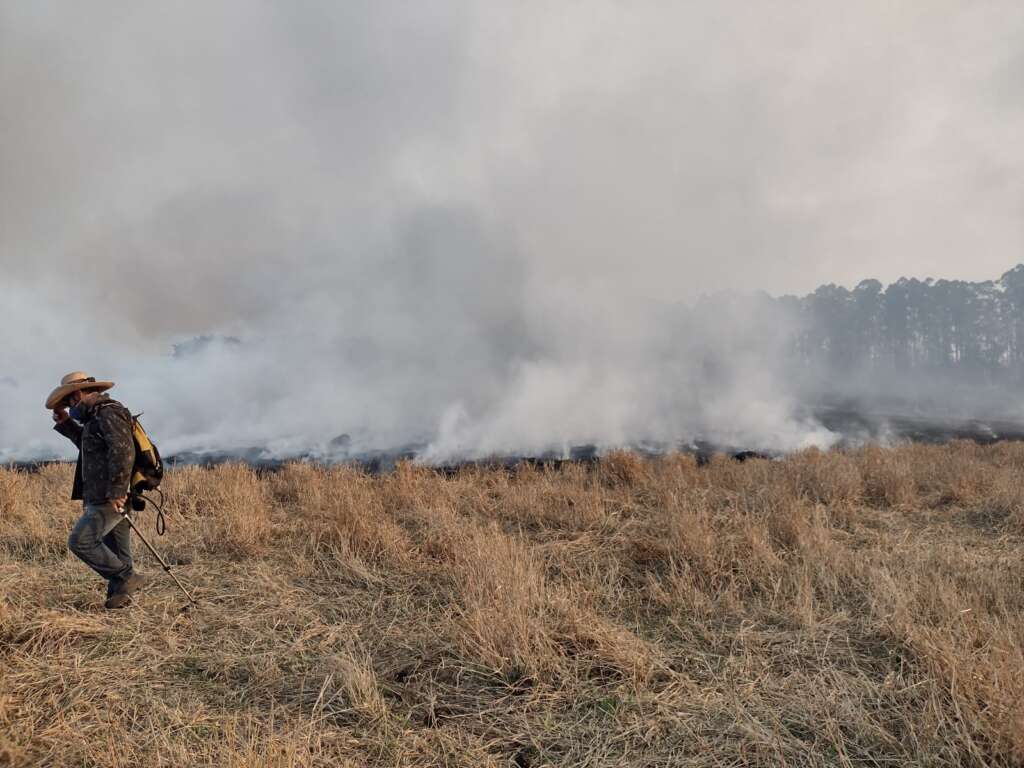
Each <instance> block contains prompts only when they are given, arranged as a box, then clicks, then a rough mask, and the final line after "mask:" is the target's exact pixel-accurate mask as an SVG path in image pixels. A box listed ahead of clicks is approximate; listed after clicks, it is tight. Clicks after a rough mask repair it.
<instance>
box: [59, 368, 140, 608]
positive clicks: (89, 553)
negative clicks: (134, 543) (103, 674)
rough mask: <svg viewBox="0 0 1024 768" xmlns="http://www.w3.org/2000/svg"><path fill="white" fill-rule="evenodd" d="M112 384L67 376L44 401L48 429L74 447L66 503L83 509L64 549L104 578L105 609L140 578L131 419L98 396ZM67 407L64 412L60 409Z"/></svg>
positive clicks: (127, 595) (124, 600)
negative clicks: (129, 516)
mask: <svg viewBox="0 0 1024 768" xmlns="http://www.w3.org/2000/svg"><path fill="white" fill-rule="evenodd" d="M112 386H114V382H112V381H96V379H95V378H93V377H91V376H87V375H86V374H84V373H82V372H81V371H75V372H74V373H69V374H68V375H67V376H65V377H64V378H63V379H61V382H60V386H58V387H57V388H56V389H54V390H53V392H51V393H50V396H49V397H47V398H46V407H47V408H48V409H50V410H51V411H53V420H54V422H56V423H55V424H54V426H53V428H54V429H55V430H57V431H58V432H59V433H60V434H62V435H64V436H65V437H66V438H68V439H69V440H70V441H71V442H73V443H74V444H75V445H76V446H77V447H78V463H77V464H76V466H75V482H74V487H73V488H72V490H71V498H72V499H81V500H82V501H83V502H84V507H85V510H84V512H83V514H82V516H81V517H80V518H79V519H78V522H77V523H75V527H74V528H73V529H72V531H71V536H70V537H69V538H68V549H70V550H71V551H72V552H74V553H75V554H76V555H77V556H78V557H79V558H81V559H82V560H83V561H84V562H85V564H86V565H88V566H89V567H90V568H92V569H93V570H94V571H96V573H98V574H99V575H100V576H102V577H103V578H104V579H106V580H107V601H106V603H104V605H105V606H106V607H107V608H122V607H124V606H125V605H127V604H128V603H129V602H130V601H131V595H132V593H133V592H136V591H138V589H139V588H140V587H141V586H142V585H143V583H144V582H145V580H146V578H145V576H143V575H142V574H141V573H135V571H134V570H133V569H132V554H131V542H130V538H131V528H130V526H129V525H128V521H127V520H125V519H124V518H123V517H122V516H121V513H122V510H124V511H127V502H128V483H129V480H130V478H131V474H132V467H133V466H134V463H135V443H134V441H133V439H132V417H131V414H130V413H129V412H128V409H127V408H125V407H124V406H123V405H121V403H119V402H117V401H116V400H113V399H111V398H110V397H109V396H108V395H105V394H103V393H104V392H105V391H106V390H108V389H110V388H111V387H112ZM67 408H70V409H71V410H70V412H69V411H68V410H66V409H67Z"/></svg>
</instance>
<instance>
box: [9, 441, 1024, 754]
mask: <svg viewBox="0 0 1024 768" xmlns="http://www.w3.org/2000/svg"><path fill="white" fill-rule="evenodd" d="M165 486H166V491H167V494H168V499H169V504H168V507H169V512H170V515H169V520H168V533H167V535H166V536H164V537H162V538H160V537H156V536H155V535H153V517H152V513H151V512H149V511H147V512H145V513H142V515H141V517H140V524H141V525H142V527H143V529H144V531H145V532H146V533H147V534H150V535H152V540H153V541H154V543H155V544H156V546H157V547H158V548H159V549H161V550H162V551H163V552H164V553H165V554H166V556H167V557H168V559H169V560H170V561H171V562H172V563H173V564H175V569H176V572H177V573H179V574H180V575H181V576H182V577H183V578H184V579H186V580H187V581H188V582H189V583H190V584H192V585H193V586H194V587H195V590H196V592H197V594H198V596H199V598H200V600H201V606H200V607H198V608H196V609H193V610H189V611H184V612H183V611H182V610H181V609H182V606H183V604H184V599H183V597H182V595H181V594H180V593H179V592H178V591H177V590H176V588H175V587H174V584H173V583H172V582H171V581H170V579H169V578H167V576H166V575H165V574H163V573H162V572H161V571H160V570H159V568H158V567H157V565H156V563H155V562H154V561H153V559H152V558H151V557H150V556H149V554H148V553H146V552H145V551H144V549H143V548H142V545H141V544H140V543H139V542H138V541H137V540H136V542H135V549H136V552H137V553H138V560H139V562H140V567H141V569H142V570H144V571H145V572H147V573H149V574H150V575H151V576H152V581H151V582H150V584H149V586H148V587H147V588H146V590H145V591H144V593H143V594H142V595H141V596H140V597H138V598H137V600H136V602H135V604H134V605H133V606H132V607H130V608H128V609H127V610H122V611H105V610H104V609H103V607H102V600H103V597H102V593H101V587H102V583H101V582H100V580H99V579H98V578H97V577H96V576H95V575H94V574H92V573H91V572H90V571H88V570H87V569H86V568H85V566H84V565H82V564H81V563H80V562H78V561H77V560H76V559H74V558H73V557H72V556H71V555H70V554H68V552H67V551H66V547H65V543H66V539H67V534H68V531H69V528H70V525H71V523H72V521H73V520H74V518H75V517H76V516H77V514H78V512H79V507H78V505H77V504H75V503H72V502H70V501H68V500H67V499H66V496H67V494H68V490H69V487H70V469H69V468H68V467H67V466H60V465H54V466H48V467H45V468H43V469H42V470H41V471H39V472H38V473H34V474H28V473H22V472H15V471H10V470H0V765H15V766H17V765H26V766H28V765H31V766H104V767H111V766H133V767H134V766H139V765H146V766H154V767H155V766H198V765H216V766H234V767H237V768H241V767H242V766H247V767H253V768H254V767H256V766H261V767H262V766H359V767H361V766H474V767H477V766H518V767H519V768H523V767H525V766H530V767H531V768H536V767H537V766H637V767H639V766H685V765H694V766H737V765H793V766H798V765H839V766H998V765H1024V655H1022V654H1024V547H1022V544H1024V444H1000V445H994V446H989V447H980V446H976V445H973V444H968V443H956V444H951V445H948V446H943V447H936V446H930V447H929V446H904V447H900V448H896V449H892V450H888V449H880V448H876V447H869V448H865V449H861V450H858V451H855V452H851V453H819V452H817V451H810V452H805V453H801V454H798V455H794V456H791V457H790V458H788V459H786V460H783V461H763V460H755V461H749V462H746V463H742V464H741V463H737V462H734V461H731V460H729V459H725V458H722V459H715V460H714V461H712V463H711V464H710V465H709V466H706V467H698V466H697V465H696V464H695V462H694V461H693V459H692V458H690V457H687V456H670V457H666V458H663V459H659V460H652V461H647V460H641V459H639V458H637V457H635V456H633V455H630V454H615V455H611V456H609V457H607V458H605V459H604V460H602V461H601V462H600V463H598V464H595V465H591V466H583V465H579V466H576V465H572V466H567V467H563V468H562V469H560V470H558V471H555V470H538V469H536V468H531V467H520V468H518V469H517V471H515V472H506V471H499V470H484V469H473V468H468V469H465V470H463V471H461V472H459V473H457V474H455V475H454V476H445V475H441V474H438V473H435V472H432V471H431V470H429V469H425V468H420V467H414V466H411V465H404V466H400V467H399V469H398V470H397V471H396V472H394V473H393V474H390V475H386V476H381V477H370V476H367V475H365V474H362V473H360V472H357V471H354V470H352V469H349V468H341V467H336V468H317V467H314V466H309V465H302V464H294V465H289V466H287V467H286V468H284V469H283V470H281V471H279V472H275V473H267V474H263V475H257V474H255V473H254V472H253V471H252V470H250V469H249V468H247V467H245V466H240V465H226V466H220V467H217V468H215V469H198V468H181V469H176V470H174V471H173V472H172V473H170V475H169V477H168V479H167V480H166V481H165Z"/></svg>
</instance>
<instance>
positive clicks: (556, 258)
mask: <svg viewBox="0 0 1024 768" xmlns="http://www.w3.org/2000/svg"><path fill="white" fill-rule="evenodd" d="M1022 136H1024V7H1022V6H1021V5H1020V3H1018V2H951V1H948V0H930V1H929V2H902V3H891V2H859V3H846V2H805V3H802V2H787V3H756V4H752V3H740V2H657V1H656V0H651V1H650V2H640V3H628V4H627V3H622V2H618V1H613V0H587V1H586V2H573V1H572V0H557V2H542V1H539V0H526V1H525V2H517V3H498V2H459V1H458V0H438V1H437V2H431V3H395V2H383V1H376V2H349V3H337V2H317V1H315V0H312V1H309V2H294V3H287V4H282V3H270V2H263V3H260V2H251V1H249V0H246V1H245V2H242V1H241V0H227V1H225V2H214V3H173V4H170V3H156V2H140V3H133V4H130V5H125V4H122V3H117V4H114V3H103V2H97V3H90V4H88V6H86V5H83V4H68V3H54V2H33V3H20V4H15V3H2V4H0V169H2V174H0V267H2V269H3V282H2V284H0V300H2V307H0V321H3V322H4V323H5V327H6V328H8V329H11V330H13V329H17V330H18V331H19V332H18V333H9V334H8V336H7V339H6V341H5V344H4V346H3V347H0V376H10V377H13V378H14V379H15V380H16V381H17V382H18V386H17V387H16V388H15V392H13V393H11V394H10V397H12V398H14V402H16V403H18V404H19V405H20V404H22V400H23V401H24V406H25V407H26V408H27V407H29V404H30V403H31V404H33V406H32V407H35V405H34V402H35V399H41V396H38V390H39V389H40V388H47V389H48V385H49V383H50V382H51V381H54V380H55V379H57V378H59V376H60V375H61V374H62V373H64V372H65V369H70V368H72V367H80V366H86V367H90V368H94V369H99V368H104V369H105V370H107V371H112V372H113V373H117V374H118V375H120V376H121V377H122V378H124V377H126V376H133V375H136V376H138V383H137V389H136V392H139V393H144V392H155V391H157V390H154V389H152V388H153V387H157V386H158V385H157V384H156V383H155V381H154V380H155V379H156V378H158V375H159V374H158V371H160V370H161V369H159V366H160V365H164V363H163V362H160V361H159V360H156V358H158V357H159V355H161V354H163V353H165V352H166V350H167V349H168V347H169V345H170V343H172V342H174V341H178V340H181V339H183V338H187V337H189V336H192V335H194V334H199V333H207V332H213V333H229V334H236V335H239V336H241V337H243V338H246V339H254V340H259V342H260V344H261V346H260V349H261V352H260V354H259V356H255V357H254V356H252V355H250V356H249V357H247V358H246V359H245V362H244V364H242V363H234V364H231V365H227V364H225V363H223V361H221V362H220V363H218V366H217V369H216V372H213V371H210V370H203V371H202V372H201V375H200V373H198V372H194V375H195V381H194V383H193V384H189V385H188V386H187V387H186V389H187V395H188V396H187V397H186V398H185V399H184V400H176V401H175V405H176V408H175V409H176V410H177V411H178V412H179V413H182V412H185V411H190V412H193V413H200V416H197V417H196V420H197V421H198V422H202V423H207V422H209V418H210V414H209V413H207V412H205V411H202V410H201V409H200V408H199V406H198V405H197V403H199V402H201V401H208V400H210V399H211V398H212V399H214V400H216V401H217V403H218V408H219V407H220V406H221V405H223V407H224V409H227V410H228V411H229V412H230V413H231V416H232V418H233V417H234V416H236V415H237V414H236V413H235V412H234V411H232V410H231V406H230V404H228V403H226V402H224V403H221V400H220V397H221V395H219V394H214V393H220V392H222V391H224V390H225V388H227V387H228V385H229V383H230V384H231V385H232V386H236V387H237V386H242V387H243V389H244V388H245V387H250V386H254V385H252V384H251V383H249V382H251V381H252V380H253V379H254V378H255V379H258V378H259V376H260V372H262V371H265V370H267V369H270V370H273V371H276V372H277V375H281V372H282V371H293V372H295V373H297V374H299V375H300V376H301V377H302V378H303V380H304V381H306V382H309V381H314V382H324V381H335V382H339V386H341V387H342V391H344V393H345V398H346V400H347V401H348V402H349V405H348V406H346V407H342V412H341V413H339V416H338V419H337V422H338V424H337V426H338V427H339V428H340V427H342V426H344V425H345V424H346V423H348V422H350V421H352V420H354V419H355V417H356V416H357V415H359V416H360V418H363V417H366V418H365V419H364V420H366V421H375V422H390V423H389V426H390V427H392V428H394V429H395V430H396V434H407V433H411V432H413V431H415V429H413V428H412V427H411V426H410V424H411V423H412V422H413V421H415V422H417V426H416V429H428V430H429V429H433V428H435V427H436V425H437V423H438V421H441V420H443V419H444V416H443V414H445V413H449V414H450V413H453V412H462V411H460V410H459V409H463V411H465V412H468V413H470V414H473V413H475V412H478V411H480V410H482V409H486V408H493V407H494V403H495V402H496V401H501V402H505V400H507V399H508V398H512V399H513V400H515V398H516V397H518V396H519V395H521V392H519V391H518V390H514V388H513V389H508V386H507V382H508V381H509V380H518V379H517V378H516V377H521V376H522V375H523V374H522V370H520V369H515V370H512V369H511V368H510V367H509V366H513V367H514V366H515V365H518V364H521V363H522V362H523V361H527V362H530V363H535V362H536V361H538V360H542V361H548V362H550V363H551V364H552V365H554V367H555V368H556V369H557V370H559V371H562V372H563V373H564V372H565V370H568V369H569V368H571V367H572V365H575V364H577V363H580V359H582V364H583V366H584V368H585V369H586V370H587V373H586V376H590V375H592V374H593V368H594V366H598V367H601V366H603V365H604V364H605V363H604V356H606V351H593V350H595V349H597V350H604V349H605V346H606V344H605V342H606V341H607V340H608V339H613V340H614V339H618V340H619V341H618V342H614V341H613V342H610V343H609V344H610V347H611V348H613V349H620V348H621V349H626V348H630V347H633V346H636V344H637V342H638V340H643V341H644V342H645V343H646V340H649V338H650V337H649V335H647V331H648V330H649V321H648V320H646V319H644V318H643V317H642V316H641V314H639V313H638V312H637V311H635V307H638V306H643V305H644V304H645V302H647V301H648V300H650V299H656V300H659V301H675V300H687V299H690V298H692V297H694V296H695V295H697V294H700V293H703V292H707V291H712V290H716V289H720V288H724V287H733V288H739V289H742V290H753V289H765V290H768V291H770V292H773V293H781V292H806V291H810V290H813V288H814V287H815V286H816V285H818V284H820V283H823V282H839V283H844V284H847V285H852V284H854V283H856V282H857V281H858V280H860V279H862V278H865V277H875V278H879V279H881V280H883V281H890V280H893V279H895V278H897V277H899V276H901V275H914V276H919V277H925V276H933V277H946V278H964V279H985V278H990V277H991V278H994V277H998V276H999V275H1000V274H1001V273H1002V272H1004V271H1006V270H1007V269H1009V268H1010V267H1012V266H1013V265H1014V264H1016V263H1018V262H1020V261H1024V142H1022V141H1021V140H1020V139H1021V137H1022ZM552 329H557V330H552ZM297 339H301V340H302V341H297ZM641 346H642V344H641ZM580 350H591V352H590V353H589V354H590V356H589V357H588V356H587V354H584V353H581V352H580ZM360 355H362V357H360ZM370 357H372V358H373V360H375V361H377V362H376V363H375V365H378V368H377V369H374V365H371V364H370V363H368V362H367V360H368V359H369V358H370ZM314 358H315V359H320V360H328V361H335V362H334V363H328V362H321V363H317V364H313V363H312V362H310V361H311V360H313V359H314ZM610 359H613V361H615V362H621V360H619V359H618V358H616V356H615V355H611V356H610ZM151 360H156V362H153V363H152V365H153V366H156V367H147V366H150V362H148V361H151ZM354 360H363V362H364V365H363V366H362V367H361V368H360V372H359V373H355V372H353V368H354V367H355V365H354V363H353V361H354ZM384 360H386V361H388V364H387V365H384V364H383V363H382V362H381V361H384ZM510 361H511V362H510ZM648 362H650V361H648ZM599 363H600V364H599ZM652 366H653V367H652ZM614 367H615V366H613V365H611V364H609V367H608V370H612V369H613V368H614ZM640 367H641V368H645V366H643V365H641V366H640ZM646 368H650V370H651V371H653V372H655V373H656V372H657V371H658V369H657V366H656V365H654V364H653V363H652V364H651V365H649V366H646ZM646 368H645V369H646ZM371 370H372V371H373V373H368V371H371ZM601 370H605V369H604V368H601ZM616 370H617V369H616ZM655 373H652V377H655V378H656V376H655ZM102 375H105V374H102ZM581 375H582V374H581ZM173 376H176V377H179V383H181V384H182V386H185V384H186V383H187V382H188V381H191V379H189V377H188V376H185V375H183V373H182V372H181V371H180V370H178V371H176V372H175V373H174V374H173ZM555 380H556V381H555V383H554V384H552V386H555V387H556V388H557V387H558V386H559V385H558V384H557V381H558V376H555ZM211 382H212V383H211ZM243 382H244V383H243ZM160 386H164V385H163V384H161V385H160ZM286 386H291V385H286V384H284V383H283V382H282V381H281V380H275V383H274V384H273V385H272V386H270V387H269V388H270V392H265V391H264V390H263V389H262V388H258V389H256V390H253V391H252V392H250V391H249V390H247V389H246V390H245V391H246V392H248V393H249V394H250V395H251V397H252V398H254V402H257V403H259V404H260V407H261V408H262V409H263V410H264V411H265V412H268V411H273V412H275V413H276V412H277V410H280V409H282V408H283V406H282V405H281V404H280V401H279V396H278V394H277V393H278V391H279V390H281V389H282V388H286ZM542 389H543V388H542ZM159 391H161V392H162V391H163V390H159ZM545 391H547V390H545ZM517 393H518V394H517ZM43 394H45V393H43ZM321 396H322V397H327V398H332V397H338V396H339V395H338V394H337V391H336V390H332V389H331V388H330V387H328V386H327V385H326V384H315V385H313V384H310V385H309V386H308V388H307V389H305V390H303V397H306V398H313V397H321ZM621 396H622V397H623V398H624V399H627V400H628V399H629V398H630V397H635V396H636V393H635V392H633V393H629V394H628V395H621ZM411 397H412V398H414V399H417V400H418V401H420V403H421V405H422V406H423V407H421V408H420V409H419V411H423V412H429V413H430V414H431V415H430V416H427V415H425V413H419V412H418V413H417V415H416V417H415V418H413V417H412V416H410V413H409V411H408V406H404V407H398V406H396V405H394V403H395V402H398V401H403V402H404V401H408V400H409V399H410V398H411ZM615 397H617V395H614V394H610V393H607V392H606V393H604V394H603V395H601V396H600V397H597V398H595V402H594V406H593V407H594V408H595V409H596V408H599V407H601V403H604V404H606V405H607V404H608V403H609V402H610V401H612V400H614V399H615ZM172 399H173V397H172ZM382 399H384V400H386V401H388V402H390V403H391V404H392V406H390V407H389V408H387V409H382V410H381V411H379V412H378V411H376V410H373V406H372V405H371V403H373V402H378V401H380V400H382ZM540 399H543V398H540ZM517 402H518V401H517ZM190 409H191V410H190ZM197 409H199V410H197ZM526 411H527V412H529V413H532V411H530V409H529V408H527V409H526ZM626 411H628V408H624V409H623V413H625V412H626ZM367 413H372V418H370V417H367V416H366V415H367ZM43 415H45V414H43ZM633 416H635V414H633V415H631V416H629V417H628V418H626V417H624V419H625V422H628V421H629V420H630V418H633ZM662 416H664V414H663V413H661V414H659V415H658V417H657V418H661V417H662ZM7 418H8V421H7V422H5V423H0V429H3V430H5V431H6V435H10V436H11V437H8V438H0V442H4V441H5V440H6V441H7V442H10V443H11V445H7V446H4V447H6V448H7V449H8V450H13V448H12V445H13V444H14V443H17V444H18V445H22V444H25V443H26V441H29V439H30V438H29V435H32V434H35V433H36V432H37V431H38V429H39V425H38V424H37V423H36V417H35V416H33V421H27V420H21V419H20V417H19V418H18V420H13V417H10V416H8V417H7ZM166 418H167V420H166V423H167V424H168V429H171V428H172V424H173V425H176V426H173V428H174V429H176V430H178V432H179V433H180V434H181V435H182V436H184V435H185V434H186V432H189V430H192V431H195V429H196V426H195V424H194V423H192V422H187V420H186V421H184V422H173V420H171V419H170V417H166ZM452 418H454V417H449V419H448V422H445V423H449V422H451V419H452ZM468 418H469V420H470V421H473V419H474V418H475V417H473V416H470V417H468ZM524 418H526V417H524ZM544 418H547V417H546V416H545V417H544ZM580 418H581V421H583V422H585V421H587V419H588V418H590V416H584V417H580ZM279 419H280V421H281V427H280V429H275V430H272V432H273V433H274V434H278V433H280V434H281V435H285V434H291V433H292V432H294V431H295V429H298V430H299V431H301V430H302V429H304V428H305V427H303V426H301V425H299V426H297V427H295V429H292V427H290V426H288V425H287V418H285V417H284V416H283V415H282V416H280V417H279ZM420 420H422V422H423V423H422V424H421V423H420ZM526 420H527V421H529V418H526ZM541 420H543V419H541ZM456 421H457V419H456ZM625 422H624V423H625ZM275 423H277V422H275ZM431 425H433V426H431ZM620 428H621V429H626V427H625V426H623V425H622V424H619V425H618V426H616V427H615V429H620ZM556 431H557V430H556ZM611 431H612V432H614V431H615V430H614V429H613V430H611ZM33 439H34V438H33ZM48 439H49V438H40V440H42V441H43V442H42V443H40V445H44V446H52V445H56V443H52V442H47V440H48ZM183 439H184V437H183Z"/></svg>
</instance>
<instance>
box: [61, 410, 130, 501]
mask: <svg viewBox="0 0 1024 768" xmlns="http://www.w3.org/2000/svg"><path fill="white" fill-rule="evenodd" d="M53 428H54V429H55V430H57V431H58V432H60V433H61V434H62V435H64V437H66V438H68V440H70V441H71V442H73V443H74V444H75V445H76V446H78V464H77V465H76V466H75V484H74V487H73V488H72V490H71V498H72V499H84V500H85V502H86V503H87V504H98V503H101V502H103V501H106V500H107V499H116V498H119V497H121V496H126V495H127V494H128V482H129V480H130V479H131V474H132V467H133V466H134V464H135V442H134V440H133V439H132V416H131V414H130V413H129V412H128V409H127V408H125V407H124V406H123V405H121V404H120V403H119V402H117V400H112V399H111V398H109V397H107V396H106V395H102V396H100V398H99V399H98V400H97V401H96V402H95V403H93V404H92V405H91V406H89V407H88V408H86V409H85V416H84V418H83V419H82V423H81V424H79V423H78V422H77V421H75V420H74V419H66V420H64V421H63V422H61V423H60V424H55V425H54V426H53Z"/></svg>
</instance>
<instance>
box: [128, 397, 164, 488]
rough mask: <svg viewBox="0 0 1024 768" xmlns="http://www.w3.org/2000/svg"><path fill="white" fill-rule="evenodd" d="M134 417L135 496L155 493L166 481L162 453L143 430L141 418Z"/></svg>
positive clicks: (133, 477) (132, 486) (133, 483)
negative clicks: (164, 480) (147, 492)
mask: <svg viewBox="0 0 1024 768" xmlns="http://www.w3.org/2000/svg"><path fill="white" fill-rule="evenodd" d="M141 415H142V414H141V413H140V414H138V416H132V439H133V441H134V442H135V466H134V467H132V480H131V489H132V493H133V494H141V493H142V492H143V491H155V490H156V489H157V488H159V487H160V481H161V480H163V479H164V464H163V462H162V461H161V460H160V451H158V450H157V447H156V445H155V444H154V443H153V441H152V440H150V439H149V435H147V434H146V430H145V429H143V428H142V423H141V422H140V421H139V416H141Z"/></svg>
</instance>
